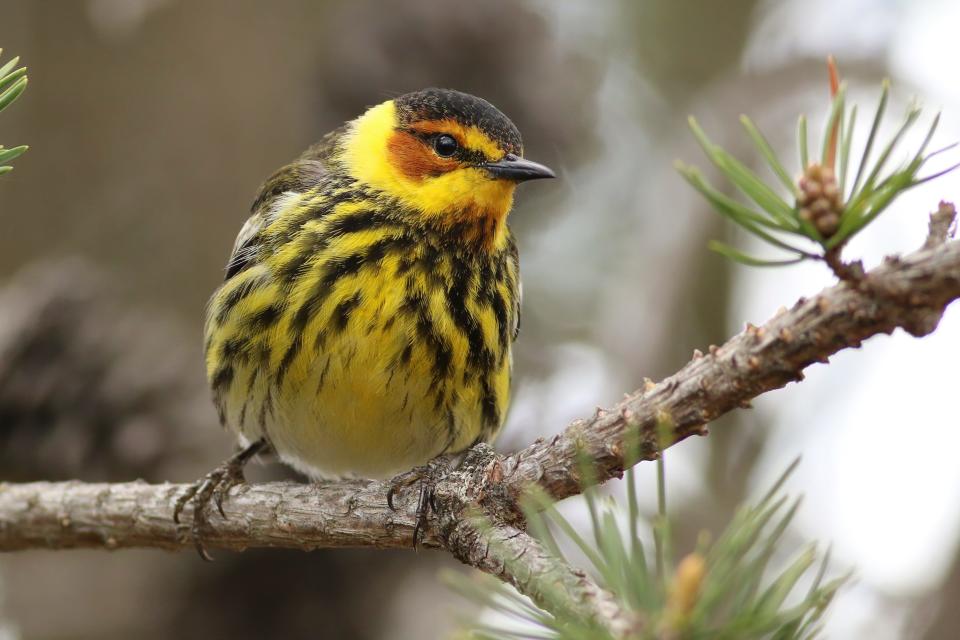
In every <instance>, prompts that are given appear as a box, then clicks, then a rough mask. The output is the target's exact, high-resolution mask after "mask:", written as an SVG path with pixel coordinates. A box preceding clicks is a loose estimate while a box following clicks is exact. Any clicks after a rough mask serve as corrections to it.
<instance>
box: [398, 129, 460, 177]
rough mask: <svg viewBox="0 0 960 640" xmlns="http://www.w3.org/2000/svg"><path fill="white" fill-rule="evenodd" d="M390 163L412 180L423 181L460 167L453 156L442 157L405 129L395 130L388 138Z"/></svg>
mask: <svg viewBox="0 0 960 640" xmlns="http://www.w3.org/2000/svg"><path fill="white" fill-rule="evenodd" d="M387 153H388V154H389V156H390V164H392V165H393V166H394V167H396V168H397V169H398V170H399V171H400V173H402V174H403V175H404V176H406V177H407V178H409V179H410V180H416V181H418V182H419V181H421V180H423V179H424V178H429V177H431V176H437V175H440V174H442V173H446V172H447V171H453V170H454V169H456V168H457V167H459V166H460V165H459V163H458V162H457V161H456V160H454V159H452V158H441V157H439V156H437V154H435V153H434V152H433V151H432V150H431V149H429V148H428V147H427V145H425V144H424V143H423V142H422V141H421V140H419V139H418V138H416V137H415V136H412V135H410V134H409V133H406V132H405V131H394V132H393V134H392V135H391V136H390V139H389V140H387Z"/></svg>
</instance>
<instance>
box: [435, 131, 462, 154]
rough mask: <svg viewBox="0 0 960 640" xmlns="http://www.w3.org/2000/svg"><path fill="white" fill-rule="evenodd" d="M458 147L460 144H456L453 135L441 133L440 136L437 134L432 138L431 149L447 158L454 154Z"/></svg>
mask: <svg viewBox="0 0 960 640" xmlns="http://www.w3.org/2000/svg"><path fill="white" fill-rule="evenodd" d="M459 148H460V145H459V144H457V141H456V139H455V138H454V137H453V136H449V135H447V134H443V135H442V136H437V137H436V138H434V139H433V150H434V151H436V152H437V155H438V156H442V157H444V158H449V157H450V156H452V155H453V154H455V153H456V152H457V149H459Z"/></svg>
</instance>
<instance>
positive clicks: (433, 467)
mask: <svg viewBox="0 0 960 640" xmlns="http://www.w3.org/2000/svg"><path fill="white" fill-rule="evenodd" d="M495 458H496V454H495V453H494V451H493V448H492V447H491V446H490V445H488V444H486V443H479V444H475V445H474V446H472V447H471V448H470V449H467V450H466V451H465V452H463V453H460V454H455V455H441V456H438V457H436V458H434V459H433V460H431V461H430V462H428V463H427V464H425V465H423V466H420V467H414V468H413V469H411V470H410V471H407V472H406V473H401V474H400V475H398V476H396V477H394V478H393V479H392V480H391V481H390V488H389V489H388V491H387V504H388V506H389V507H390V508H391V509H393V510H394V511H396V510H397V506H396V505H395V501H394V498H395V497H396V496H397V495H401V494H404V493H406V492H407V491H408V490H409V489H410V488H411V487H413V486H414V485H417V484H419V495H418V498H417V510H416V525H415V526H414V530H413V547H414V549H416V548H418V547H419V546H420V545H421V543H422V542H423V541H424V539H425V536H426V532H427V528H428V526H430V525H431V524H438V523H440V522H441V521H442V520H443V519H444V516H449V515H456V514H457V513H459V512H460V511H462V510H463V509H464V508H465V507H467V506H468V505H469V504H475V503H476V502H477V500H478V499H479V498H481V494H482V493H483V489H484V487H486V486H487V484H488V483H489V482H490V481H494V478H492V477H487V475H488V474H486V473H484V474H480V475H478V474H479V472H480V471H482V470H486V469H488V467H490V463H491V462H493V460H494V459H495ZM467 476H469V477H467ZM481 476H482V477H481ZM475 494H476V495H475ZM431 515H433V516H435V517H433V518H432V517H431ZM437 516H438V517H439V518H438V517H437ZM431 521H433V522H431ZM441 528H442V524H441Z"/></svg>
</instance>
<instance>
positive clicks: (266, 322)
mask: <svg viewBox="0 0 960 640" xmlns="http://www.w3.org/2000/svg"><path fill="white" fill-rule="evenodd" d="M281 313H283V307H282V306H281V305H280V304H278V303H277V304H271V305H269V306H266V307H264V308H263V309H260V310H259V311H255V312H253V313H251V314H250V315H248V316H247V317H246V319H245V322H246V323H247V326H249V327H250V329H252V330H253V331H266V330H267V329H269V328H270V327H272V326H273V325H274V324H276V323H277V320H279V319H280V314H281Z"/></svg>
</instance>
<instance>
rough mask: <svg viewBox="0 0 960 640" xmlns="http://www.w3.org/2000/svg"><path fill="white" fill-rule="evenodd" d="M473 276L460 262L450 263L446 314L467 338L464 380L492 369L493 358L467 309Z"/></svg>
mask: <svg viewBox="0 0 960 640" xmlns="http://www.w3.org/2000/svg"><path fill="white" fill-rule="evenodd" d="M472 277H473V274H472V273H471V271H470V268H469V266H468V265H467V264H466V263H465V262H463V261H462V260H459V259H457V260H454V261H453V263H452V278H451V284H450V287H449V288H448V289H447V295H446V299H447V312H448V313H449V314H450V317H451V318H452V319H453V322H454V324H455V325H456V327H457V329H459V330H460V331H461V332H462V333H463V334H464V336H466V338H467V344H468V352H467V366H466V370H465V371H464V380H465V381H466V380H468V379H469V377H470V376H474V375H481V374H482V373H484V372H486V371H489V370H490V369H491V368H492V367H493V363H494V356H493V353H491V352H490V349H488V348H487V345H486V343H485V342H484V339H483V330H482V329H481V327H480V322H479V321H478V320H477V318H476V316H474V315H473V314H472V313H470V311H469V310H468V309H467V298H468V296H469V294H470V283H471V279H472Z"/></svg>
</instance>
